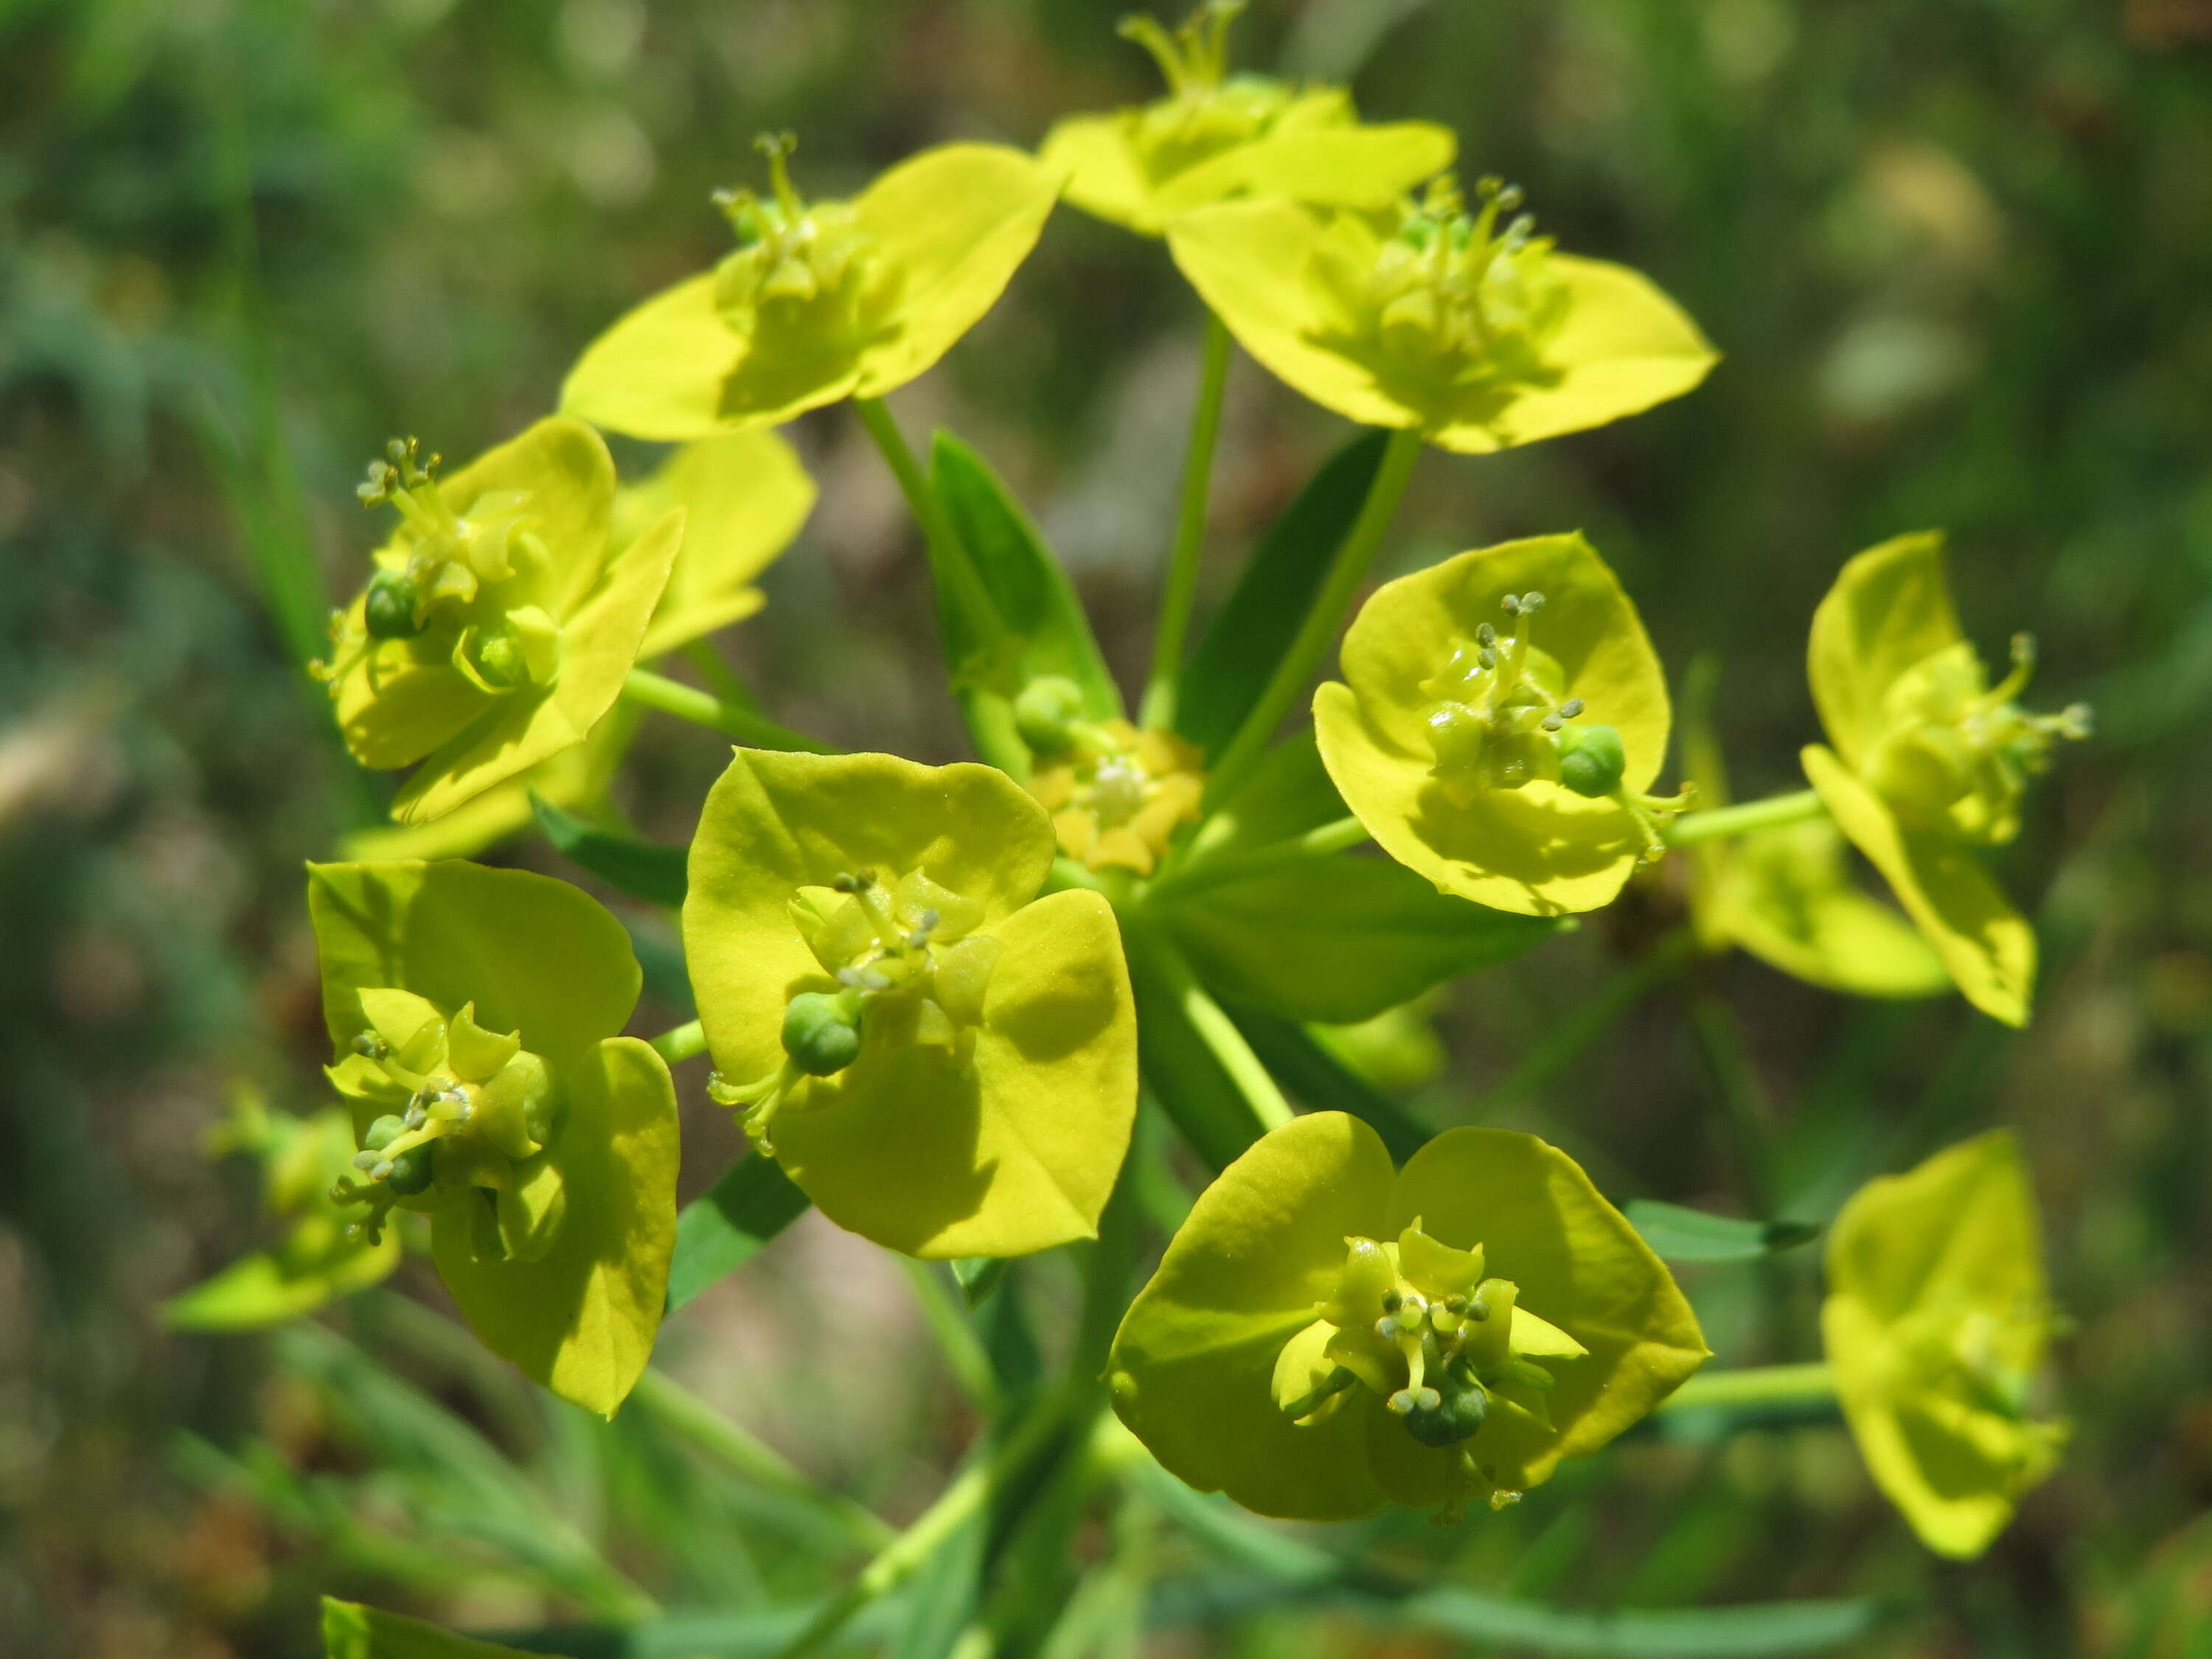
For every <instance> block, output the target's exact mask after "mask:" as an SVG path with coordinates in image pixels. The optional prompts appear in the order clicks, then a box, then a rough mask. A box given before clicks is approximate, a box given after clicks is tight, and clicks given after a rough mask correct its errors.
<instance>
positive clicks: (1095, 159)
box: [1038, 0, 1457, 236]
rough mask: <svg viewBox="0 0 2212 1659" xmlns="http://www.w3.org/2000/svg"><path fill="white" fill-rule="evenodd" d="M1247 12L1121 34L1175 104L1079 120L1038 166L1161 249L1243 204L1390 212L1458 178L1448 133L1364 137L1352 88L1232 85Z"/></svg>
mask: <svg viewBox="0 0 2212 1659" xmlns="http://www.w3.org/2000/svg"><path fill="white" fill-rule="evenodd" d="M1242 10H1243V0H1206V3H1205V4H1203V5H1200V7H1199V8H1198V9H1197V10H1196V11H1194V13H1192V15H1191V16H1190V19H1189V21H1187V22H1185V23H1184V24H1183V25H1182V27H1180V28H1178V29H1176V30H1175V31H1174V33H1169V31H1168V30H1167V29H1165V28H1164V27H1161V25H1160V24H1159V23H1158V21H1155V20H1153V19H1152V18H1150V17H1129V18H1126V19H1124V20H1123V21H1122V23H1121V33H1123V34H1124V35H1126V36H1127V37H1128V38H1129V39H1131V40H1134V41H1136V42H1137V44H1138V45H1139V46H1143V47H1144V48H1145V50H1146V52H1150V53H1151V54H1152V58H1153V59H1154V61H1156V62H1157V63H1158V64H1159V66H1160V72H1161V74H1162V75H1163V76H1165V77H1166V80H1167V83H1168V94H1167V96H1166V97H1164V98H1158V99H1155V100H1153V101H1152V102H1151V103H1149V104H1146V105H1144V106H1141V107H1139V108H1135V109H1121V110H1115V112H1112V113H1111V114H1108V115H1072V116H1069V117H1068V118H1066V119H1065V120H1063V121H1061V122H1060V123H1059V125H1056V126H1054V128H1053V130H1052V131H1050V132H1049V133H1048V134H1047V135H1046V137H1045V141H1044V143H1043V146H1042V149H1040V150H1039V152H1038V153H1039V155H1040V156H1041V158H1042V160H1043V161H1044V163H1045V165H1046V166H1048V167H1056V168H1060V169H1063V170H1065V171H1066V174H1067V199H1068V201H1069V202H1070V203H1072V204H1073V205H1075V206H1076V207H1079V208H1081V209H1082V210H1084V211H1085V213H1089V214H1093V215H1096V216H1097V217H1099V218H1101V219H1104V220H1107V221H1109V222H1111V223H1114V224H1117V225H1122V226H1125V227H1127V228H1128V229H1131V230H1133V231H1136V232H1139V234H1143V235H1146V236H1157V235H1158V234H1160V233H1161V231H1162V230H1163V229H1164V228H1165V227H1166V225H1167V223H1168V222H1169V221H1170V219H1172V218H1174V217H1175V216H1176V215H1177V214H1178V213H1183V212H1187V211H1188V210H1190V209H1192V208H1195V207H1203V206H1205V205H1206V204H1209V203H1212V202H1221V201H1226V200H1229V199H1230V198H1231V197H1240V196H1275V197H1285V198H1287V199H1289V200H1291V201H1298V202H1312V203H1316V204H1328V205H1331V206H1337V207H1354V208H1367V209H1381V208H1387V207H1389V205H1390V204H1392V203H1393V202H1395V201H1396V200H1397V199H1398V197H1401V195H1403V194H1404V193H1405V192H1406V191H1409V190H1411V189H1412V188H1413V186H1414V185H1418V184H1419V183H1420V182H1421V180H1422V179H1426V178H1428V177H1429V176H1430V175H1431V173H1438V172H1441V171H1442V170H1443V168H1445V167H1449V166H1450V165H1451V162H1452V155H1453V152H1454V150H1455V149H1456V147H1457V146H1456V143H1455V140H1454V139H1453V137H1452V135H1451V133H1450V131H1449V130H1448V129H1446V128H1443V127H1440V126H1437V125H1434V124H1432V123H1431V122H1427V121H1401V122H1395V123H1393V124H1391V125H1386V126H1368V125H1362V124H1361V122H1360V120H1359V117H1358V113H1357V112H1355V111H1354V110H1353V108H1352V95H1351V94H1349V93H1348V92H1346V91H1345V90H1344V89H1343V88H1341V87H1317V86H1304V87H1299V86H1292V85H1291V84H1290V83H1289V82H1284V81H1278V80H1274V79H1272V78H1270V77H1268V76H1259V75H1231V74H1230V73H1229V25H1230V23H1231V20H1233V19H1234V18H1235V17H1236V15H1237V13H1238V12H1240V11H1242Z"/></svg>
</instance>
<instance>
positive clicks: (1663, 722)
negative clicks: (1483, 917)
mask: <svg viewBox="0 0 2212 1659" xmlns="http://www.w3.org/2000/svg"><path fill="white" fill-rule="evenodd" d="M1531 592H1534V593H1540V594H1541V596H1542V599H1541V605H1539V606H1537V607H1535V608H1534V609H1533V610H1530V611H1507V610H1506V609H1505V608H1504V607H1505V603H1506V601H1507V600H1508V599H1511V600H1512V602H1513V603H1514V605H1516V606H1518V605H1521V604H1522V599H1523V597H1524V596H1525V595H1527V594H1528V593H1531ZM1509 629H1510V630H1512V632H1511V636H1510V638H1508V637H1507V636H1506V631H1507V630H1509ZM1485 630H1488V632H1489V634H1490V635H1492V636H1494V638H1495V639H1496V641H1497V643H1495V644H1493V645H1488V646H1486V645H1483V644H1482V643H1481V641H1482V640H1483V639H1484V637H1485ZM1485 651H1492V652H1495V653H1499V655H1498V662H1497V665H1495V666H1494V667H1492V668H1490V669H1487V670H1486V669H1482V668H1481V667H1480V653H1482V652H1485ZM1342 662H1343V670H1344V677H1345V681H1346V683H1345V684H1338V683H1335V682H1329V683H1327V684H1323V685H1322V687H1321V689H1320V690H1319V691H1318V692H1317V693H1316V696H1315V697H1314V732H1315V735H1316V738H1317V739H1318V740H1319V743H1320V745H1321V754H1322V760H1323V762H1324V763H1326V764H1327V765H1328V773H1329V776H1330V777H1331V778H1333V779H1334V780H1335V782H1336V787H1337V788H1338V789H1339V791H1340V792H1341V793H1342V794H1343V796H1344V800H1345V805H1347V806H1349V807H1350V808H1351V809H1352V811H1353V812H1354V813H1355V814H1357V815H1358V818H1359V821H1360V822H1361V823H1364V824H1365V825H1366V826H1367V829H1368V831H1369V833H1370V834H1371V835H1372V836H1374V837H1375V839H1376V842H1377V843H1378V844H1379V845H1380V846H1381V847H1382V848H1383V851H1385V852H1387V853H1388V854H1390V856H1391V857H1392V858H1394V859H1395V860H1398V862H1399V863H1401V864H1403V865H1405V866H1407V868H1409V869H1411V870H1413V871H1415V872H1418V873H1419V874H1421V875H1424V876H1426V877H1427V878H1429V879H1430V880H1431V881H1432V882H1434V883H1435V884H1436V885H1437V888H1438V889H1439V890H1442V891H1444V892H1447V893H1455V894H1457V895H1458V896H1461V897H1462V898H1468V899H1473V900H1474V901H1475V902H1477V903H1479V904H1486V905H1489V906H1490V907H1492V908H1494V909H1499V910H1510V911H1517V912H1519V913H1521V914H1522V915H1559V914H1562V913H1565V912H1571V911H1581V910H1595V909H1597V908H1599V907H1601V906H1602V905H1605V904H1608V903H1610V902H1612V901H1613V897H1614V896H1616V895H1617V894H1618V893H1619V892H1620V889H1621V885H1622V884H1623V883H1625V882H1626V880H1627V879H1628V877H1629V874H1630V872H1632V871H1633V870H1634V869H1635V868H1636V866H1637V862H1638V860H1639V858H1642V857H1644V855H1645V854H1646V853H1647V852H1648V850H1649V845H1648V837H1647V836H1646V833H1645V829H1644V826H1643V825H1642V824H1641V823H1639V821H1638V816H1637V810H1635V809H1632V805H1630V804H1626V803H1625V802H1624V800H1623V799H1615V798H1613V797H1612V796H1601V797H1596V798H1593V797H1590V796H1587V795H1583V794H1578V793H1575V792H1574V791H1573V790H1571V789H1570V788H1568V787H1565V785H1564V784H1562V783H1561V782H1560V781H1559V768H1558V761H1557V759H1556V757H1555V756H1554V755H1553V744H1554V735H1553V733H1552V732H1547V731H1546V730H1545V729H1544V723H1545V722H1546V721H1547V720H1552V721H1554V722H1556V723H1557V726H1558V730H1559V731H1561V732H1564V731H1565V730H1568V729H1570V728H1571V727H1574V726H1590V725H1602V726H1611V727H1612V728H1613V730H1614V731H1615V732H1618V733H1619V734H1620V744H1621V748H1622V750H1623V751H1624V753H1625V757H1626V761H1625V765H1624V767H1623V769H1622V771H1621V774H1620V781H1619V787H1620V790H1621V791H1623V792H1626V796H1627V797H1629V798H1631V799H1633V798H1635V797H1638V796H1640V794H1641V793H1642V792H1643V791H1644V790H1646V789H1648V788H1649V787H1650V785H1651V782H1652V781H1653V780H1654V779H1655V778H1656V776H1657V775H1658V772H1659V765H1660V762H1661V761H1662V758H1663V757H1664V756H1665V754H1666V750H1667V729H1668V701H1667V688H1666V684H1665V681H1664V679H1663V678H1662V676H1661V673H1660V670H1659V662H1658V659H1657V657H1656V655H1655V654H1654V653H1653V652H1652V649H1651V642H1650V640H1649V639H1648V638H1647V637H1646V636H1645V635H1644V624H1643V623H1642V622H1641V621H1640V620H1638V617H1637V614H1636V609H1635V607H1634V606H1633V605H1631V604H1630V602H1629V600H1628V597H1627V595H1626V594H1625V593H1623V592H1621V589H1620V583H1619V582H1618V581H1617V580H1614V578H1613V573H1612V571H1610V570H1608V569H1607V568H1606V566H1605V564H1604V562H1602V561H1601V560H1600V559H1599V557H1598V556H1597V555H1596V553H1595V551H1593V550H1591V548H1590V545H1589V543H1588V542H1586V541H1584V540H1583V538H1581V537H1580V536H1578V535H1570V536H1539V537H1534V538H1530V539H1528V540H1527V541H1519V542H1507V543H1504V544H1501V545H1499V546H1497V547H1491V548H1482V549H1478V550H1474V551H1471V552H1467V553H1462V554H1460V555H1458V556H1456V557H1454V558H1450V559H1447V560H1445V561H1444V562H1443V563H1441V564H1437V565H1434V566H1431V568H1428V569H1426V570H1422V571H1417V572H1416V573H1414V574H1413V575H1410V576H1401V577H1400V578H1399V579H1398V580H1395V581H1394V582H1389V583H1386V584H1385V585H1384V586H1382V587H1381V588H1379V589H1377V590H1376V592H1375V594H1374V596H1373V597H1372V598H1370V599H1369V600H1368V601H1367V603H1366V605H1364V606H1363V607H1362V608H1361V610H1360V612H1359V615H1358V617H1356V618H1355V619H1354V620H1353V622H1352V627H1351V629H1350V630H1349V631H1348V632H1347V633H1346V635H1345V639H1344V647H1343V655H1342ZM1576 702H1579V703H1580V705H1581V707H1580V708H1579V709H1578V710H1577V711H1576V712H1573V713H1571V714H1565V718H1564V719H1562V718H1561V715H1562V713H1563V711H1565V710H1567V709H1568V708H1569V707H1570V706H1571V705H1572V704H1574V703H1576Z"/></svg>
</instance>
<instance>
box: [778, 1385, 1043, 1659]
mask: <svg viewBox="0 0 2212 1659" xmlns="http://www.w3.org/2000/svg"><path fill="white" fill-rule="evenodd" d="M1063 1415H1064V1402H1063V1401H1061V1399H1060V1396H1059V1395H1058V1394H1057V1392H1055V1393H1054V1394H1052V1395H1048V1396H1047V1397H1046V1398H1044V1399H1042V1400H1040V1401H1038V1402H1037V1403H1036V1405H1035V1406H1033V1407H1030V1412H1029V1414H1028V1415H1027V1416H1026V1417H1025V1418H1024V1419H1023V1420H1022V1423H1021V1426H1020V1427H1018V1429H1016V1430H1015V1431H1014V1432H1013V1433H1012V1435H1010V1436H1008V1437H1007V1438H1006V1441H1005V1442H1004V1443H1002V1444H1000V1446H999V1447H997V1448H996V1449H994V1450H993V1451H992V1452H991V1453H990V1454H989V1455H987V1456H985V1457H981V1458H979V1459H977V1460H976V1461H975V1462H972V1463H970V1464H969V1465H968V1467H967V1468H964V1469H963V1470H961V1472H960V1473H959V1474H957V1476H955V1477H954V1478H953V1480H952V1484H951V1485H950V1486H947V1487H945V1490H944V1491H943V1492H940V1493H939V1494H938V1498H937V1501H936V1502H935V1503H934V1504H931V1505H930V1506H929V1507H928V1508H927V1509H926V1510H923V1511H922V1512H921V1514H920V1515H919V1516H916V1517H915V1520H914V1522H913V1524H911V1525H910V1526H908V1528H907V1529H906V1530H905V1531H904V1532H902V1533H901V1534H899V1535H898V1536H897V1537H896V1538H895V1539H893V1540H892V1541H890V1543H888V1544H886V1545H885V1546H884V1547H883V1548H882V1549H881V1550H879V1551H878V1552H877V1553H876V1556H875V1559H873V1560H872V1561H870V1562H869V1563H868V1565H866V1566H865V1567H863V1568H861V1569H860V1573H859V1575H858V1576H857V1577H854V1580H853V1582H852V1583H849V1584H848V1585H847V1586H846V1587H845V1588H844V1589H842V1590H840V1591H839V1592H838V1593H837V1594H836V1595H833V1596H831V1597H830V1598H829V1601H828V1602H827V1603H825V1604H824V1605H823V1607H822V1610H821V1611H820V1612H818V1613H816V1614H815V1615H814V1617H813V1618H812V1619H811V1620H808V1621H807V1624H806V1628H805V1629H804V1630H802V1631H800V1632H799V1634H798V1635H797V1636H794V1637H793V1638H792V1639H791V1640H790V1641H788V1642H787V1643H786V1644H784V1645H783V1646H782V1647H781V1648H779V1649H778V1650H776V1651H775V1655H774V1656H773V1659H805V1656H806V1655H808V1654H811V1653H817V1652H819V1651H820V1650H822V1649H823V1648H824V1647H826V1646H827V1645H829V1643H831V1642H832V1641H834V1640H836V1636H837V1633H838V1632H840V1631H842V1630H843V1629H844V1628H845V1626H846V1625H848V1623H850V1622H851V1620H852V1619H853V1616H854V1614H855V1613H859V1612H860V1610H861V1609H862V1608H863V1607H866V1606H867V1605H868V1604H869V1603H870V1602H872V1601H875V1600H876V1599H877V1598H878V1597H879V1596H882V1595H888V1594H889V1593H890V1591H892V1590H895V1589H897V1588H898V1587H899V1586H900V1585H901V1584H902V1583H905V1582H906V1581H907V1580H908V1578H909V1577H913V1575H914V1573H915V1571H916V1569H918V1568H919V1567H921V1565H922V1564H923V1563H924V1562H926V1561H927V1560H928V1559H929V1558H930V1556H931V1555H932V1554H933V1553H935V1551H936V1550H937V1548H938V1547H939V1545H941V1544H943V1543H944V1542H945V1540H947V1539H948V1538H950V1537H951V1536H952V1534H954V1533H956V1532H957V1531H958V1530H959V1529H960V1528H961V1526H962V1525H963V1523H964V1522H967V1521H968V1520H969V1517H971V1516H975V1515H976V1514H978V1513H980V1512H981V1510H982V1509H983V1507H984V1505H985V1504H987V1502H988V1501H989V1499H990V1497H991V1494H992V1493H993V1492H998V1491H1001V1490H1004V1489H1006V1487H1007V1486H1010V1485H1011V1484H1012V1480H1013V1479H1014V1477H1015V1476H1017V1475H1018V1474H1019V1473H1020V1471H1021V1470H1022V1468H1023V1467H1024V1465H1026V1464H1027V1463H1028V1462H1030V1459H1032V1458H1033V1457H1035V1456H1036V1454H1037V1452H1038V1451H1039V1450H1041V1449H1042V1448H1043V1447H1044V1445H1045V1444H1046V1443H1047V1442H1048V1440H1049V1439H1050V1438H1051V1437H1052V1436H1053V1435H1054V1433H1056V1432H1058V1431H1059V1430H1060V1426H1061V1421H1062V1418H1063Z"/></svg>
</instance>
